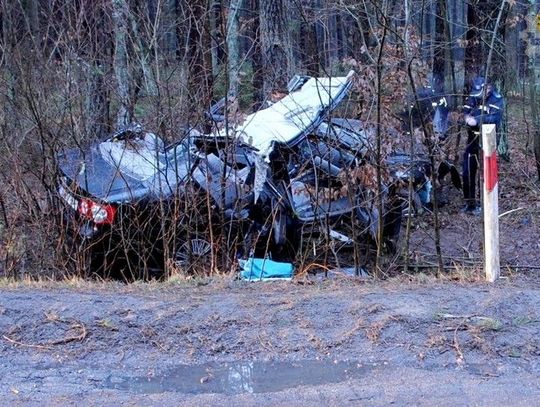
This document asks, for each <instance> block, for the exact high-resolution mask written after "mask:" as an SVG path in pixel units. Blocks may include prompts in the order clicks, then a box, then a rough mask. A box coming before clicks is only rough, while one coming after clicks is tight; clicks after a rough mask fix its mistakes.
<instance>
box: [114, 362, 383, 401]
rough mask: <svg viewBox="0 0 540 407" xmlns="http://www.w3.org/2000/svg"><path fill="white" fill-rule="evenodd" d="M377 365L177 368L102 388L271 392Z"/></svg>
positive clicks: (268, 364) (349, 375) (323, 381)
mask: <svg viewBox="0 0 540 407" xmlns="http://www.w3.org/2000/svg"><path fill="white" fill-rule="evenodd" d="M381 365H382V364H377V363H370V364H360V363H358V362H335V361H329V360H326V361H324V360H304V361H300V362H237V363H225V364H218V363H209V364H204V365H180V366H177V367H175V368H173V369H170V370H168V371H165V372H164V373H163V374H160V375H156V376H148V377H147V376H143V377H135V378H130V377H114V376H111V377H109V378H108V379H107V380H106V382H105V387H106V388H110V389H117V390H126V391H130V392H133V393H144V394H150V393H163V392H177V393H186V394H202V393H225V394H239V393H271V392H277V391H281V390H285V389H289V388H293V387H297V386H316V385H321V384H328V383H339V382H343V381H346V380H349V379H357V378H361V377H364V376H366V375H367V374H368V373H369V372H370V371H372V370H373V369H375V368H376V367H377V366H381Z"/></svg>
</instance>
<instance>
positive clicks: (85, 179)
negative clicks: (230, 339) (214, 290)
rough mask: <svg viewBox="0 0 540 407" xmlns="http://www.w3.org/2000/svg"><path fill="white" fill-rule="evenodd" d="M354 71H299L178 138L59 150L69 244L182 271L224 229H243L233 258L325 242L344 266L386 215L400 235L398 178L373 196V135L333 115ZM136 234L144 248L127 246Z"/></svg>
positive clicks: (389, 234)
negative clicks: (278, 90) (267, 101)
mask: <svg viewBox="0 0 540 407" xmlns="http://www.w3.org/2000/svg"><path fill="white" fill-rule="evenodd" d="M354 75H355V74H354V72H352V71H351V72H350V73H349V74H348V75H346V76H343V77H332V78H311V77H306V76H297V77H295V78H294V79H293V80H292V81H291V83H290V85H289V94H288V95H287V96H285V97H284V98H283V99H281V100H280V101H278V102H276V103H274V104H272V105H270V106H269V107H267V108H265V109H262V110H259V111H257V112H255V113H253V114H251V115H249V116H247V117H246V119H245V120H244V121H243V122H242V123H241V124H239V125H238V126H234V127H229V128H226V127H221V128H220V129H216V130H215V131H214V133H212V134H201V133H199V132H197V131H194V130H191V131H189V132H187V134H185V135H184V136H183V137H182V138H181V139H180V140H178V141H177V142H175V143H173V144H171V145H170V146H165V144H164V142H163V140H162V139H161V138H159V137H158V136H156V135H155V134H152V133H149V132H145V131H144V130H143V129H142V128H141V127H140V126H131V127H130V128H127V129H124V130H122V131H119V132H117V133H115V134H113V135H112V136H110V137H108V138H107V139H105V140H103V141H101V142H99V143H96V144H94V145H92V146H90V147H89V149H87V150H81V149H68V150H66V151H63V152H62V153H60V154H59V155H58V167H59V185H58V195H59V197H60V201H61V202H62V204H63V208H64V210H63V214H64V222H63V223H64V226H65V227H66V229H67V230H68V231H69V233H68V234H69V235H70V236H71V239H70V241H71V242H72V245H74V247H75V248H77V247H79V246H81V245H86V246H88V245H89V246H90V247H91V248H92V259H95V258H98V259H100V260H97V263H99V264H100V265H101V266H102V267H106V264H107V261H105V262H104V261H103V260H102V258H103V257H104V256H105V255H109V254H110V253H115V256H116V257H117V258H118V257H119V258H123V259H124V260H126V261H128V262H129V261H131V260H133V259H134V258H135V259H137V258H139V257H140V256H141V253H146V254H147V255H148V258H145V259H144V261H142V262H140V264H138V265H135V266H134V268H136V267H139V266H141V265H142V266H144V267H149V266H148V265H149V264H152V265H153V266H152V267H154V268H155V269H158V270H159V269H162V268H163V267H164V266H165V264H166V262H167V261H168V260H167V259H166V257H169V258H170V259H171V261H172V264H174V265H176V266H178V267H180V268H182V269H184V270H186V269H189V268H190V267H191V266H192V264H194V263H197V262H203V263H205V264H204V266H205V267H206V266H208V264H206V260H205V259H207V258H208V257H210V256H211V255H213V254H215V253H216V251H217V250H219V249H216V247H215V244H214V240H215V237H216V236H222V237H223V236H226V237H227V239H229V238H231V236H233V235H235V236H236V239H232V240H233V242H232V243H231V241H230V240H227V242H225V243H226V247H227V249H225V251H227V253H229V254H230V253H234V254H233V257H237V258H238V257H243V258H248V257H250V256H259V257H265V256H268V255H270V256H272V258H274V259H277V260H279V259H284V258H286V259H288V260H293V261H298V258H299V257H300V253H306V252H308V253H309V252H313V253H315V254H317V252H318V250H317V246H320V245H327V246H328V247H330V248H331V253H332V254H333V257H334V258H335V259H336V263H337V265H338V266H343V265H342V264H340V258H341V256H342V254H341V249H344V250H350V249H351V248H354V247H356V246H358V244H361V245H364V246H366V245H370V244H372V243H373V242H375V241H376V240H377V239H376V238H377V233H378V230H379V225H378V222H379V220H380V219H382V221H383V225H382V230H383V232H384V239H385V242H387V243H390V242H394V243H395V240H396V239H397V238H398V236H399V231H400V225H401V216H402V212H403V200H402V199H400V198H399V195H398V193H397V190H396V188H395V186H394V185H393V181H392V180H391V179H388V180H385V182H384V185H383V186H382V191H380V192H381V193H382V199H381V200H380V201H379V200H377V199H376V193H377V191H376V185H375V184H374V183H373V180H374V168H375V167H374V165H373V157H370V151H372V143H373V139H372V138H373V134H372V133H370V132H369V131H368V130H366V129H365V128H364V125H363V124H362V122H361V121H359V120H353V119H346V118H337V117H333V112H334V111H335V109H336V107H338V106H339V104H340V103H341V102H342V101H343V99H344V98H345V96H346V95H347V93H348V92H349V90H350V89H351V87H352V82H353V78H354ZM214 113H215V112H214ZM409 158H410V157H409ZM403 162H404V161H403V160H401V161H400V164H403ZM409 163H410V164H411V165H410V168H412V167H414V165H416V164H415V161H414V160H413V159H410V160H409ZM422 165H423V164H422ZM405 177H408V175H407V173H406V172H403V171H402V172H401V173H400V175H399V176H398V177H397V178H401V179H404V178H405ZM422 187H423V185H422V186H418V189H419V190H420V189H421V188H422ZM380 203H382V205H383V206H382V209H383V213H382V214H379V208H380V207H379V205H380ZM171 231H173V232H174V233H173V232H171ZM128 236H129V238H131V239H134V241H136V244H134V243H131V242H129V243H128V246H129V247H127V248H126V247H125V246H126V242H125V240H126V239H127V237H128ZM221 244H223V241H222V242H221ZM230 245H233V246H234V249H231V247H230ZM355 256H356V255H355ZM315 257H316V256H315ZM345 257H346V256H345ZM356 257H357V256H356ZM312 260H313V259H312ZM326 260H328V259H325V261H326ZM108 263H110V261H109V262H108Z"/></svg>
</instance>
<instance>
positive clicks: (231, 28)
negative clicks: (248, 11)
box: [226, 0, 242, 96]
mask: <svg viewBox="0 0 540 407" xmlns="http://www.w3.org/2000/svg"><path fill="white" fill-rule="evenodd" d="M241 7H242V0H230V3H229V12H228V13H227V38H226V39H227V66H228V70H227V71H228V72H227V73H228V78H229V94H230V95H235V96H236V95H238V85H239V83H240V78H239V71H240V49H239V45H240V43H239V40H238V37H239V35H238V34H239V33H238V17H239V13H240V8H241Z"/></svg>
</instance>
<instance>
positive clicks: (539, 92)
mask: <svg viewBox="0 0 540 407" xmlns="http://www.w3.org/2000/svg"><path fill="white" fill-rule="evenodd" d="M533 2H534V0H531V5H530V10H529V28H530V32H529V48H528V51H529V62H530V70H529V72H530V79H529V83H530V94H531V116H532V122H533V137H534V157H535V159H536V171H537V175H538V180H539V181H540V108H539V106H538V104H539V103H540V0H536V5H535V4H534V3H533Z"/></svg>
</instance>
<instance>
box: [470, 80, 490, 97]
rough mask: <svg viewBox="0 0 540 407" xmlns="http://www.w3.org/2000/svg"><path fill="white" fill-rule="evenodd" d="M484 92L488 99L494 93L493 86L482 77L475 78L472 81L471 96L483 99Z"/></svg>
mask: <svg viewBox="0 0 540 407" xmlns="http://www.w3.org/2000/svg"><path fill="white" fill-rule="evenodd" d="M484 92H485V95H486V97H488V96H489V95H491V93H492V92H493V84H492V83H491V82H490V81H489V80H487V79H485V78H483V77H481V76H478V77H476V78H474V79H473V81H472V87H471V96H473V97H476V98H478V97H482V96H483V94H484Z"/></svg>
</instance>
